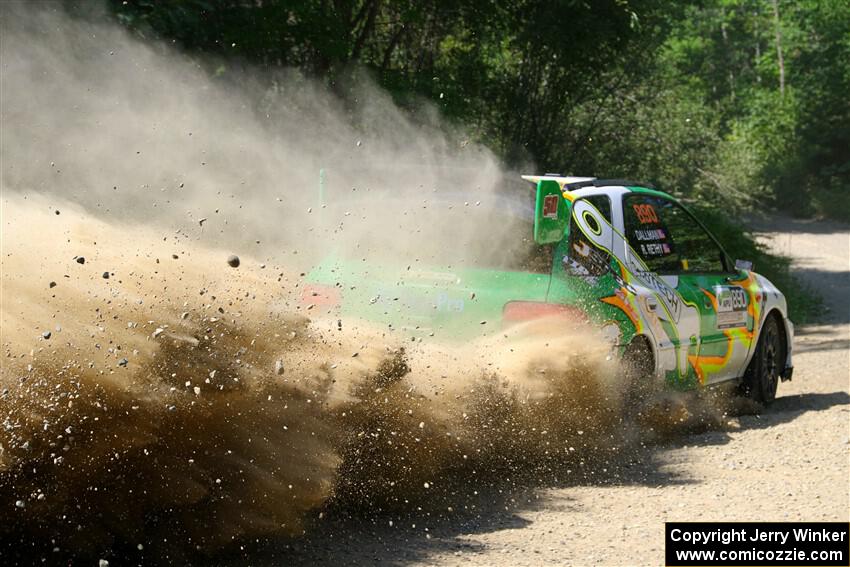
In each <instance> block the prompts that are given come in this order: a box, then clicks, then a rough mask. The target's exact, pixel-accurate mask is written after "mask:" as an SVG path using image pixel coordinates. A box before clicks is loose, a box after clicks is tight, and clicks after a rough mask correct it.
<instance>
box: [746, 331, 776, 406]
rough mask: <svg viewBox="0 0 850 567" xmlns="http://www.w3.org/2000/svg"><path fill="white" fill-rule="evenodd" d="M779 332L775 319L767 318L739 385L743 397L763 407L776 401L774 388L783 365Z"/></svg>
mask: <svg viewBox="0 0 850 567" xmlns="http://www.w3.org/2000/svg"><path fill="white" fill-rule="evenodd" d="M781 332H782V331H781V330H780V329H779V323H778V322H777V320H776V317H775V316H770V317H768V319H767V321H765V322H764V326H763V327H762V330H761V335H760V336H759V341H758V345H757V346H756V352H755V353H754V354H753V359H752V360H751V361H750V365H749V366H748V367H747V371H746V373H745V374H744V379H743V381H742V383H741V390H742V393H743V394H744V395H745V396H747V397H748V398H751V399H753V400H755V401H757V402H759V403H762V404H764V405H769V404H770V403H771V402H773V400H774V399H776V388H777V386H778V385H779V377H780V374H781V373H782V368H783V364H785V346H784V345H783V343H782V336H781V335H780V333H781Z"/></svg>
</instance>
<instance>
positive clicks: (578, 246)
mask: <svg viewBox="0 0 850 567" xmlns="http://www.w3.org/2000/svg"><path fill="white" fill-rule="evenodd" d="M581 200H586V201H588V202H589V203H590V204H591V205H593V206H594V207H596V209H597V210H599V212H600V213H602V216H603V217H604V218H605V220H607V221H608V222H609V223H610V222H611V199H610V198H608V196H607V195H593V196H590V197H583V198H582V199H581ZM564 262H565V266H566V269H567V270H568V271H569V272H570V273H572V274H573V275H576V276H590V277H598V276H601V275H603V274H605V273H606V272H607V271H608V269H609V263H610V262H611V259H610V258H609V256H608V253H607V252H605V251H604V250H602V249H600V248H598V247H597V246H596V245H595V244H593V242H591V241H590V240H589V239H588V238H587V237H586V236H585V235H584V233H582V231H581V229H580V228H579V227H578V225H577V224H576V221H575V218H574V217H572V216H570V230H569V247H568V252H567V256H566V257H565V258H564Z"/></svg>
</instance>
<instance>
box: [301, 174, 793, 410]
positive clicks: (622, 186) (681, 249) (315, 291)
mask: <svg viewBox="0 0 850 567" xmlns="http://www.w3.org/2000/svg"><path fill="white" fill-rule="evenodd" d="M523 178H524V179H525V180H527V181H529V182H531V183H532V184H533V185H534V188H535V191H536V194H535V199H534V215H533V227H534V228H533V231H534V243H535V246H536V247H537V248H538V251H539V252H540V254H541V255H542V256H543V257H544V263H543V269H539V267H538V269H533V270H529V269H517V268H516V267H512V266H508V267H505V266H499V267H491V266H484V267H480V266H463V267H457V266H454V267H445V266H441V265H434V266H418V267H417V268H416V269H413V270H411V268H410V267H407V268H406V269H403V270H402V269H398V270H396V269H394V268H392V267H391V266H388V265H385V266H378V265H366V264H364V263H363V262H359V261H353V260H346V259H344V258H343V257H340V256H336V255H332V256H330V257H328V258H327V259H326V261H324V262H322V263H321V264H320V265H319V266H316V267H315V268H314V269H313V270H312V271H311V272H310V274H308V279H307V284H306V285H305V287H304V290H303V294H302V301H303V302H304V303H308V304H313V305H319V306H322V307H323V308H325V310H326V312H327V313H329V314H332V315H333V316H334V317H343V316H353V317H360V318H366V319H370V320H373V321H379V322H383V323H386V324H389V325H390V326H393V325H395V328H397V329H399V328H402V329H406V330H408V331H409V332H410V333H413V334H415V333H428V334H429V335H433V334H434V333H438V334H439V335H441V336H443V337H445V336H453V337H456V338H466V337H470V336H472V335H473V334H474V333H476V332H480V328H481V322H482V321H488V322H497V323H498V324H501V325H509V324H512V323H516V322H518V321H525V320H529V319H534V318H539V317H545V316H562V317H572V318H575V319H580V320H586V321H587V320H589V321H590V322H591V323H593V324H594V325H596V326H598V327H599V328H601V329H602V331H603V334H604V336H605V337H606V338H607V339H609V340H610V341H611V342H612V344H613V345H614V346H615V348H616V350H617V351H618V352H619V354H620V355H621V356H623V357H624V358H625V359H627V360H628V361H629V362H630V366H632V367H637V368H638V369H639V370H640V371H639V372H637V373H636V375H640V376H644V377H645V376H647V375H654V376H656V377H659V378H661V379H663V380H664V381H665V382H666V384H667V385H668V386H669V387H672V388H676V389H692V388H696V387H699V386H707V385H713V384H716V383H720V382H726V381H733V380H735V381H739V382H740V385H741V388H742V390H743V391H744V392H745V393H747V394H748V395H749V396H750V397H752V398H753V399H755V400H757V401H759V402H762V403H765V404H769V403H770V402H772V401H773V399H774V397H775V395H776V389H777V385H778V382H779V380H780V379H784V380H787V379H790V378H791V375H792V371H793V366H792V359H791V353H792V346H793V336H794V326H793V324H792V323H791V321H790V320H789V319H788V314H787V308H786V302H785V297H784V296H783V295H782V293H781V292H780V291H779V290H778V289H776V287H775V286H774V285H773V284H772V283H771V282H770V281H768V280H767V279H766V278H764V277H763V276H760V275H758V274H756V273H755V272H753V271H752V266H751V265H750V264H749V263H748V262H743V261H737V262H735V263H733V262H732V261H731V260H730V258H729V256H728V255H727V254H726V253H725V252H724V250H723V248H722V246H721V245H720V243H718V241H717V240H716V239H715V238H714V236H712V235H711V233H709V232H708V230H706V229H705V227H704V226H703V225H702V224H701V223H700V222H699V220H698V219H697V218H696V217H695V216H694V215H693V214H692V213H690V212H689V211H688V210H687V209H686V208H685V207H684V206H683V205H682V204H681V203H680V202H679V201H677V200H676V199H675V198H673V197H672V196H670V195H668V194H666V193H663V192H661V191H657V190H655V189H653V188H652V187H651V186H649V185H647V184H641V183H636V182H631V181H625V180H600V179H595V178H589V177H584V178H578V177H562V176H558V175H544V176H523ZM505 211H506V209H503V210H501V211H500V212H499V213H498V214H503V213H504V212H505ZM493 214H494V215H495V214H497V213H493ZM501 223H502V221H500V220H499V219H497V218H495V217H494V218H493V226H495V227H499V226H502V225H501Z"/></svg>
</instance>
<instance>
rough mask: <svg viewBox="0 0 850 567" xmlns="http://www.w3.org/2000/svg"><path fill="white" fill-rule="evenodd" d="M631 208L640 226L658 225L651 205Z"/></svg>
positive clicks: (656, 216)
mask: <svg viewBox="0 0 850 567" xmlns="http://www.w3.org/2000/svg"><path fill="white" fill-rule="evenodd" d="M632 208H633V209H634V210H635V214H636V215H637V218H638V221H640V223H641V224H657V223H658V215H656V214H655V209H654V208H652V205H646V204H644V205H632Z"/></svg>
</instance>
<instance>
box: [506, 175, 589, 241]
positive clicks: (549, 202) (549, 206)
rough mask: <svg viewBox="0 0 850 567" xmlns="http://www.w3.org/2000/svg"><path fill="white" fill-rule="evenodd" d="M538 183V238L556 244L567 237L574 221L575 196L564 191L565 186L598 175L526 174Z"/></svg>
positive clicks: (535, 184) (535, 235) (535, 237)
mask: <svg viewBox="0 0 850 567" xmlns="http://www.w3.org/2000/svg"><path fill="white" fill-rule="evenodd" d="M522 178H523V179H525V180H526V181H528V182H529V183H532V184H533V185H534V188H535V191H536V192H537V196H536V198H535V204H534V241H535V242H537V243H538V244H552V243H554V242H560V241H561V239H562V238H564V234H565V233H566V230H567V225H568V224H569V221H570V210H571V208H572V202H573V200H574V197H573V195H572V193H570V192H569V191H565V190H564V186H565V185H570V184H573V183H584V182H589V181H593V180H594V179H595V178H594V177H564V176H561V175H553V174H547V175H523V176H522Z"/></svg>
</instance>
